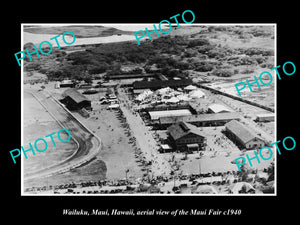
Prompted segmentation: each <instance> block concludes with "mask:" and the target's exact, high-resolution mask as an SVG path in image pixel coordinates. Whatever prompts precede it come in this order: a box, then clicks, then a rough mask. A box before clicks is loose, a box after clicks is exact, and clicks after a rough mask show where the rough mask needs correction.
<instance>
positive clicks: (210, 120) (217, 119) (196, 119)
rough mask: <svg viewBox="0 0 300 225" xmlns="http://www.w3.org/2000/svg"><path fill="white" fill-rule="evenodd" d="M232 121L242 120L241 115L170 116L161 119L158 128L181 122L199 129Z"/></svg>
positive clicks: (233, 113) (232, 113) (234, 113)
mask: <svg viewBox="0 0 300 225" xmlns="http://www.w3.org/2000/svg"><path fill="white" fill-rule="evenodd" d="M231 120H240V115H239V114H238V113H236V112H231V113H208V114H198V115H190V116H189V115H188V116H176V117H175V116H168V117H160V118H159V119H158V122H157V124H156V125H157V126H158V127H159V128H160V129H166V128H167V127H168V126H170V125H172V124H175V123H178V122H180V121H183V122H186V123H190V124H193V125H195V126H197V127H205V126H224V125H225V124H226V123H227V122H229V121H231Z"/></svg>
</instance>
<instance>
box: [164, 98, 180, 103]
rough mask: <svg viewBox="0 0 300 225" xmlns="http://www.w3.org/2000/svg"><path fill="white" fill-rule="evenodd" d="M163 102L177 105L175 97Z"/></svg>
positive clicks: (177, 100)
mask: <svg viewBox="0 0 300 225" xmlns="http://www.w3.org/2000/svg"><path fill="white" fill-rule="evenodd" d="M165 102H168V103H177V102H179V99H178V98H177V97H172V98H170V99H168V100H166V101H165Z"/></svg>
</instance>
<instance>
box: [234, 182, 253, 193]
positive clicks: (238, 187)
mask: <svg viewBox="0 0 300 225" xmlns="http://www.w3.org/2000/svg"><path fill="white" fill-rule="evenodd" d="M242 189H244V190H245V191H246V193H247V192H249V191H250V190H254V191H255V189H254V187H253V186H252V185H251V184H249V183H247V182H238V183H235V184H234V185H233V186H232V188H231V191H232V193H233V194H239V193H240V191H241V190H242Z"/></svg>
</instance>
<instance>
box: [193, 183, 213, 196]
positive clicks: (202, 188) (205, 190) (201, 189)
mask: <svg viewBox="0 0 300 225" xmlns="http://www.w3.org/2000/svg"><path fill="white" fill-rule="evenodd" d="M194 193H196V194H218V192H217V190H216V189H215V188H214V187H213V186H210V185H199V186H198V187H197V189H196V190H195V192H194Z"/></svg>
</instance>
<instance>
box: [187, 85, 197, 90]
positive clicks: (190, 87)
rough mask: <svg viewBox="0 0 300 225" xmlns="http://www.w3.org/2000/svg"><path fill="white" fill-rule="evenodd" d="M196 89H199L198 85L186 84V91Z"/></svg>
mask: <svg viewBox="0 0 300 225" xmlns="http://www.w3.org/2000/svg"><path fill="white" fill-rule="evenodd" d="M196 89H197V87H196V86H194V85H189V86H186V87H185V88H184V90H186V91H193V90H196Z"/></svg>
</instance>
